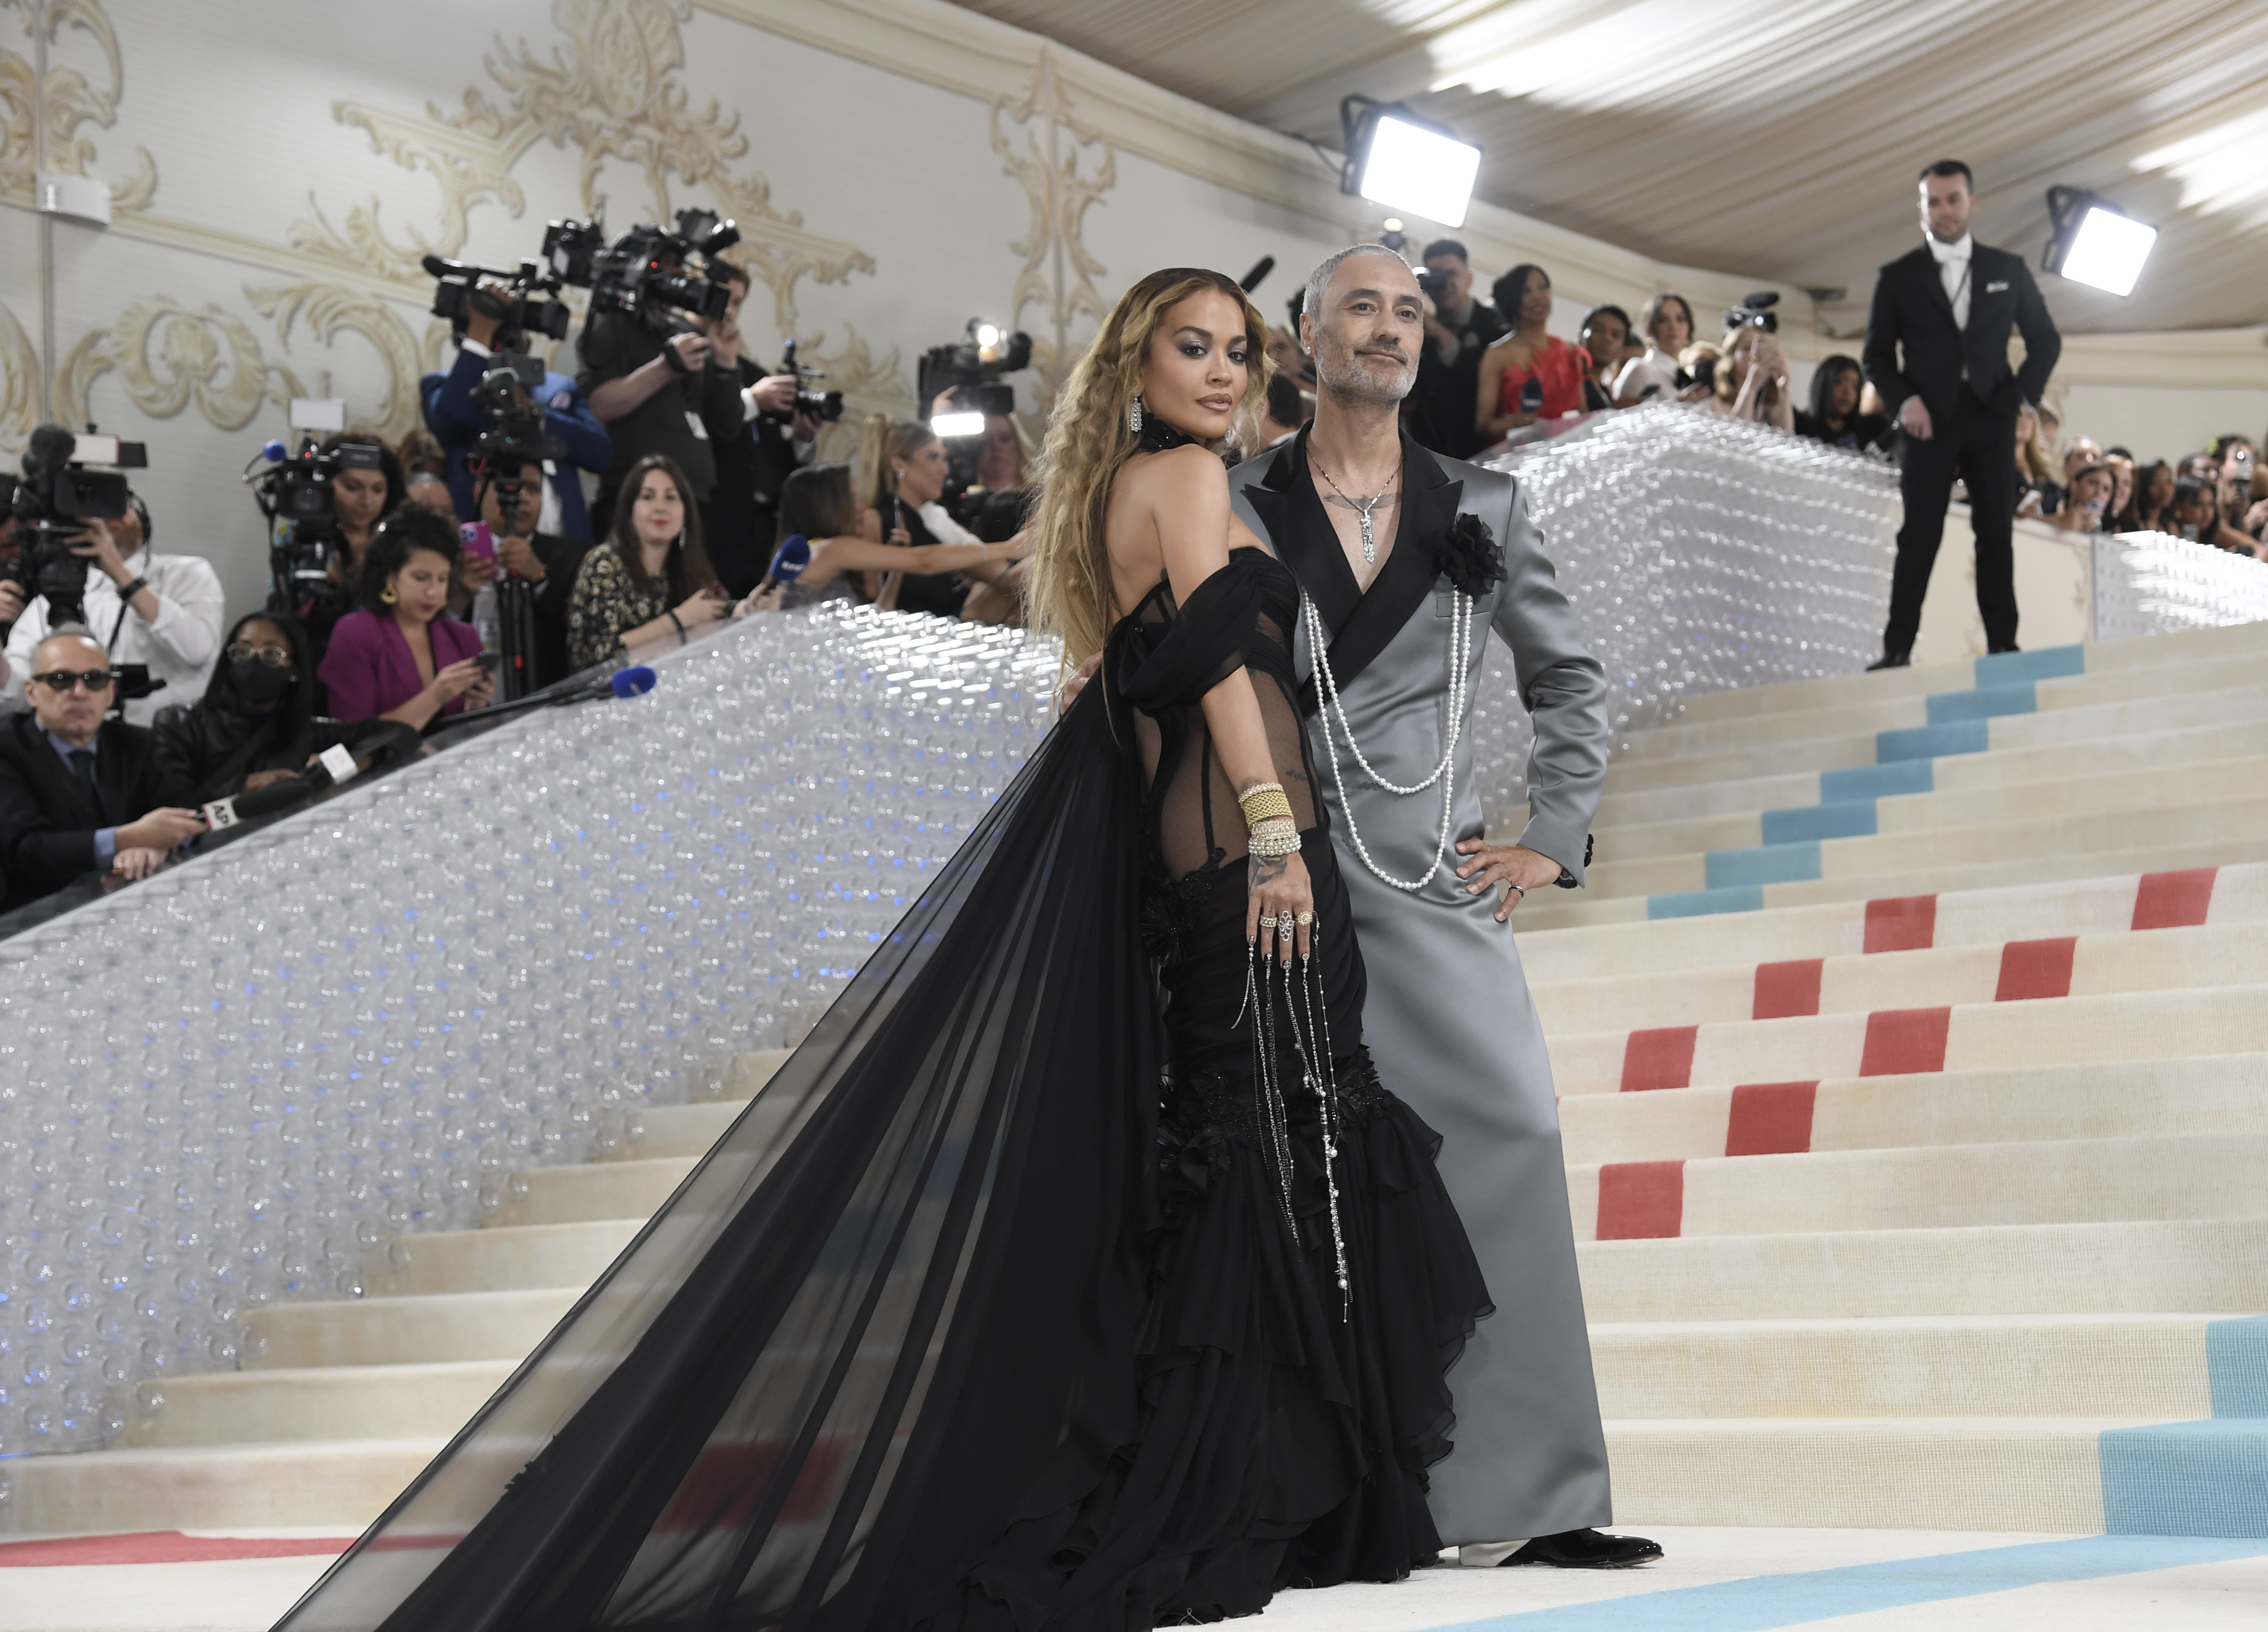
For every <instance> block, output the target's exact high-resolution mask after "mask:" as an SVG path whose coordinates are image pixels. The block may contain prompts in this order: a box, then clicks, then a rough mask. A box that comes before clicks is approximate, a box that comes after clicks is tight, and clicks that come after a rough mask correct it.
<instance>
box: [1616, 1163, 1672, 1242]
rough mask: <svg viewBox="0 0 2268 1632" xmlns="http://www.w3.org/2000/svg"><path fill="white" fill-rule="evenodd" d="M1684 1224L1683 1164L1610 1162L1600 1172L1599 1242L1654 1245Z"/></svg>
mask: <svg viewBox="0 0 2268 1632" xmlns="http://www.w3.org/2000/svg"><path fill="white" fill-rule="evenodd" d="M1684 1224H1685V1163H1683V1162H1609V1163H1607V1164H1606V1165H1605V1166H1604V1167H1602V1168H1601V1169H1600V1170H1599V1239H1600V1240H1602V1241H1653V1240H1658V1239H1660V1238H1661V1237H1664V1236H1674V1235H1675V1234H1677V1233H1678V1232H1679V1230H1682V1229H1683V1228H1684Z"/></svg>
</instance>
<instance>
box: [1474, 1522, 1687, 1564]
mask: <svg viewBox="0 0 2268 1632" xmlns="http://www.w3.org/2000/svg"><path fill="white" fill-rule="evenodd" d="M1660 1557H1661V1543H1660V1542H1659V1541H1649V1540H1646V1538H1645V1537H1644V1536H1610V1535H1608V1534H1606V1533H1605V1532H1603V1531H1597V1530H1563V1531H1561V1532H1559V1533H1558V1534H1557V1535H1556V1536H1537V1537H1536V1538H1535V1540H1532V1541H1530V1542H1528V1545H1527V1546H1525V1547H1521V1549H1520V1551H1518V1552H1517V1553H1514V1554H1512V1556H1511V1557H1509V1558H1507V1559H1506V1560H1504V1562H1505V1563H1506V1564H1549V1565H1550V1566H1551V1568H1552V1569H1629V1568H1630V1567H1631V1565H1633V1564H1650V1563H1652V1562H1653V1561H1654V1560H1655V1559H1657V1558H1660Z"/></svg>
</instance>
